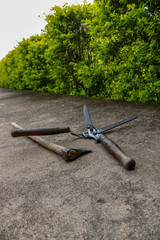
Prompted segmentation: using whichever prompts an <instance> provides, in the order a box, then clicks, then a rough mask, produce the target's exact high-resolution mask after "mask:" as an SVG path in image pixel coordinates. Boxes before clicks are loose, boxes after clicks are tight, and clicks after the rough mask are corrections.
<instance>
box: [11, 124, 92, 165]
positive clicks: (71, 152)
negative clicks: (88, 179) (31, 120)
mask: <svg viewBox="0 0 160 240" xmlns="http://www.w3.org/2000/svg"><path fill="white" fill-rule="evenodd" d="M11 125H12V126H13V127H14V128H16V129H23V128H22V127H21V126H19V125H18V124H16V123H15V122H12V123H11ZM66 128H67V127H66ZM27 137H28V138H30V139H32V140H33V141H34V142H36V143H38V144H40V145H41V146H43V147H45V148H47V149H48V150H50V151H52V152H55V153H57V154H59V155H61V156H62V158H63V159H64V160H66V161H73V160H75V159H77V158H78V157H80V156H82V155H83V154H86V153H90V152H91V151H90V150H86V149H83V148H79V149H75V148H66V147H63V146H60V145H57V144H55V143H52V142H48V141H46V140H45V139H43V138H41V137H39V136H27Z"/></svg>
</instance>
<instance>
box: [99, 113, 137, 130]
mask: <svg viewBox="0 0 160 240" xmlns="http://www.w3.org/2000/svg"><path fill="white" fill-rule="evenodd" d="M139 116H140V114H137V115H135V116H132V117H130V118H126V119H124V120H122V121H119V122H116V123H113V124H111V125H108V126H106V127H104V128H98V129H97V131H98V133H105V132H108V131H109V130H111V129H113V128H116V127H118V126H120V125H122V124H125V123H127V122H130V121H132V120H134V119H136V118H138V117H139Z"/></svg>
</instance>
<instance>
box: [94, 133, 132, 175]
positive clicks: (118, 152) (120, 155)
mask: <svg viewBox="0 0 160 240" xmlns="http://www.w3.org/2000/svg"><path fill="white" fill-rule="evenodd" d="M99 140H100V142H101V143H102V145H103V146H104V147H105V148H106V149H107V150H108V151H109V152H110V153H111V154H112V155H113V156H114V157H116V158H117V159H118V160H119V161H120V162H121V163H122V164H123V166H124V167H125V168H126V169H127V170H133V169H134V168H135V165H136V162H135V161H134V160H133V159H131V158H130V157H128V156H126V154H125V153H124V152H123V150H122V149H121V148H120V147H119V146H118V145H117V144H116V143H115V142H113V141H112V140H111V139H109V138H107V137H105V136H104V135H103V134H100V135H99Z"/></svg>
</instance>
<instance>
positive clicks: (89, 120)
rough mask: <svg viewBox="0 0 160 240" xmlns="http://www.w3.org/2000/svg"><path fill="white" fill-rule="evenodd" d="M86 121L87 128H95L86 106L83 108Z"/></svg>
mask: <svg viewBox="0 0 160 240" xmlns="http://www.w3.org/2000/svg"><path fill="white" fill-rule="evenodd" d="M83 114H84V120H85V124H86V127H87V128H94V126H93V123H92V121H91V117H90V115H89V112H88V108H87V106H86V104H84V106H83Z"/></svg>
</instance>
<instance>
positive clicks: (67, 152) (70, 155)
mask: <svg viewBox="0 0 160 240" xmlns="http://www.w3.org/2000/svg"><path fill="white" fill-rule="evenodd" d="M90 152H91V150H87V149H84V148H78V149H76V148H64V149H63V150H62V157H63V159H64V160H66V161H67V162H71V161H74V160H75V159H77V158H78V157H80V156H82V155H84V154H87V153H90Z"/></svg>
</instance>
